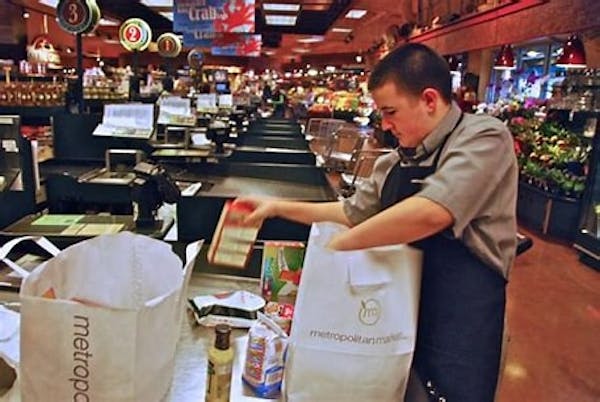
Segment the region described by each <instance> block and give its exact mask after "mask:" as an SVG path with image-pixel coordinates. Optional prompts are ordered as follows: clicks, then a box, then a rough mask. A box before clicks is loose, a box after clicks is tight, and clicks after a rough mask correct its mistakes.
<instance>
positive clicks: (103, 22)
mask: <svg viewBox="0 0 600 402" xmlns="http://www.w3.org/2000/svg"><path fill="white" fill-rule="evenodd" d="M99 24H100V25H102V26H105V27H108V26H117V25H119V23H118V22H117V21H113V20H107V19H106V18H101V19H100V22H99Z"/></svg>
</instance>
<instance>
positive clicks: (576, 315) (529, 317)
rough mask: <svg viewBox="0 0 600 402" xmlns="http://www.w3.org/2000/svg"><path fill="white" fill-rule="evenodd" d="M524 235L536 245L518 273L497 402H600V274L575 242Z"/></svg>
mask: <svg viewBox="0 0 600 402" xmlns="http://www.w3.org/2000/svg"><path fill="white" fill-rule="evenodd" d="M521 231H522V233H524V234H527V235H529V236H531V237H532V238H533V240H534V245H533V247H532V248H531V249H529V250H528V251H527V252H525V253H524V254H522V255H520V256H519V257H517V260H516V263H515V265H514V267H513V269H512V271H511V276H510V282H509V285H508V291H507V321H508V331H509V332H508V335H509V338H508V344H507V349H506V355H505V365H504V370H503V373H502V377H501V382H500V387H499V392H498V398H497V402H600V272H598V271H595V270H593V269H592V268H589V267H588V266H587V265H584V264H582V263H580V262H579V260H578V255H577V253H576V251H575V250H574V249H573V248H572V247H571V246H570V245H569V244H564V243H561V242H557V241H555V240H552V239H549V238H547V237H541V236H540V235H539V234H537V233H535V232H532V231H529V230H527V229H525V228H522V229H521Z"/></svg>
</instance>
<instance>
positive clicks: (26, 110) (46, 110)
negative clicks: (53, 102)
mask: <svg viewBox="0 0 600 402" xmlns="http://www.w3.org/2000/svg"><path fill="white" fill-rule="evenodd" d="M65 110H66V107H65V106H47V107H43V106H0V114H15V115H19V116H21V117H22V118H28V117H30V118H50V117H51V116H53V115H55V114H56V113H62V112H64V111H65Z"/></svg>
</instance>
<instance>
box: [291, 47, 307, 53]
mask: <svg viewBox="0 0 600 402" xmlns="http://www.w3.org/2000/svg"><path fill="white" fill-rule="evenodd" d="M292 50H293V51H294V52H296V53H309V52H310V49H305V48H303V47H296V48H294V49H292Z"/></svg>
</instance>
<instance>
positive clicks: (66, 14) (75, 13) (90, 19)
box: [56, 0, 101, 113]
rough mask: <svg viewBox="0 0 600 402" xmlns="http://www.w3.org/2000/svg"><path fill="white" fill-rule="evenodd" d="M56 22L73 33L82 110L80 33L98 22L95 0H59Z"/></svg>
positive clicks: (90, 30) (79, 103) (88, 30)
mask: <svg viewBox="0 0 600 402" xmlns="http://www.w3.org/2000/svg"><path fill="white" fill-rule="evenodd" d="M56 15H57V17H58V24H59V25H60V27H61V28H62V29H64V30H65V31H67V32H69V33H72V34H75V35H76V39H75V46H76V51H77V83H76V89H75V91H76V94H75V98H76V100H77V109H78V110H79V113H82V112H83V107H84V99H83V44H82V34H84V33H89V32H92V31H93V30H94V29H96V26H97V25H98V23H99V22H100V16H101V15H100V8H99V7H98V4H96V0H60V1H59V2H58V4H57V5H56Z"/></svg>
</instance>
